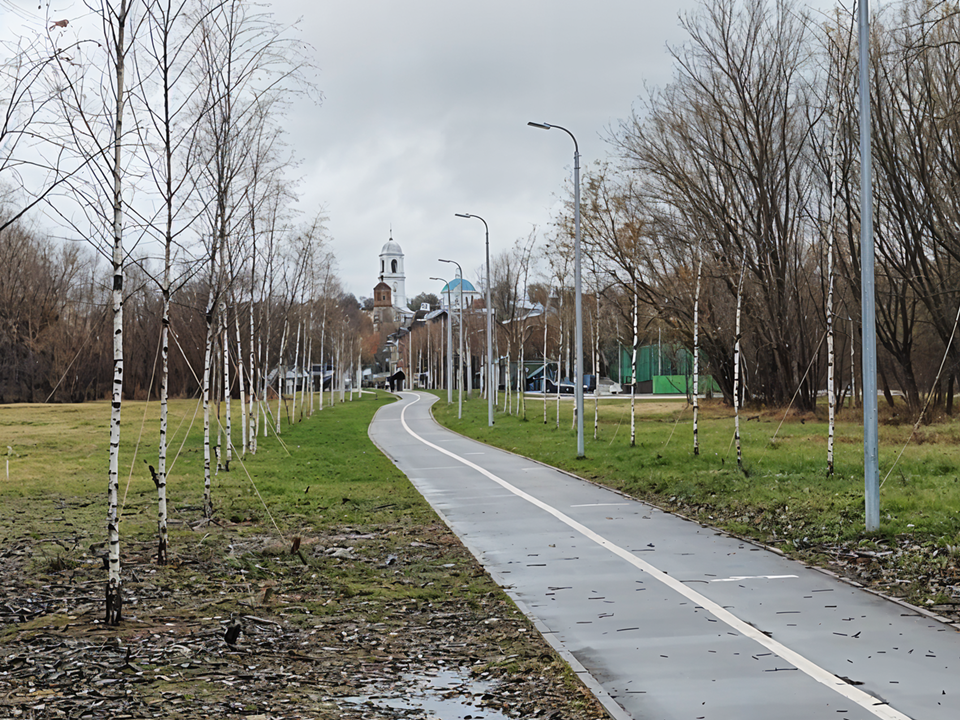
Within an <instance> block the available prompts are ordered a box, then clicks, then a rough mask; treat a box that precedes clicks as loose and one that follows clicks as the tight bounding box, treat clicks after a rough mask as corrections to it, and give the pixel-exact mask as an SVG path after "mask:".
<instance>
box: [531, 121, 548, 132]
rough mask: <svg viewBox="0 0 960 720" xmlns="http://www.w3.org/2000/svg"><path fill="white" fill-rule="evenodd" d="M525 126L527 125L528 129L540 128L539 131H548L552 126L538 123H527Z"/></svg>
mask: <svg viewBox="0 0 960 720" xmlns="http://www.w3.org/2000/svg"><path fill="white" fill-rule="evenodd" d="M527 125H529V126H530V127H535V128H540V129H541V130H549V129H550V128H552V127H553V125H550V124H548V123H538V122H528V123H527Z"/></svg>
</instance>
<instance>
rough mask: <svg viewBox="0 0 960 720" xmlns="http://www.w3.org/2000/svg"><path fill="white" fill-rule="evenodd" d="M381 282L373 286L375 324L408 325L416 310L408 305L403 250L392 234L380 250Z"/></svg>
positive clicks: (377, 325)
mask: <svg viewBox="0 0 960 720" xmlns="http://www.w3.org/2000/svg"><path fill="white" fill-rule="evenodd" d="M378 276H379V278H380V282H379V283H377V285H376V287H374V288H373V326H374V327H375V328H378V329H379V328H380V327H382V326H383V325H391V324H394V323H396V324H398V325H400V326H403V325H406V324H407V323H408V322H409V321H410V320H411V319H412V318H413V317H414V312H413V311H411V310H410V309H409V308H408V307H407V289H406V275H405V274H404V272H403V250H402V249H401V248H400V244H399V243H398V242H396V241H395V240H394V239H393V237H392V234H391V237H390V239H389V240H387V242H386V243H384V245H383V248H382V249H381V250H380V267H379V274H378Z"/></svg>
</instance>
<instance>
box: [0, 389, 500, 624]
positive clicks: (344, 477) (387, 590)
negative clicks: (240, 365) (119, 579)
mask: <svg viewBox="0 0 960 720" xmlns="http://www.w3.org/2000/svg"><path fill="white" fill-rule="evenodd" d="M391 402H394V398H393V397H392V396H389V395H385V394H381V395H380V396H379V397H378V398H373V397H371V396H369V395H367V396H364V398H363V399H362V400H355V401H354V402H346V403H339V402H338V403H336V404H335V405H334V406H333V407H329V406H328V407H326V408H324V409H323V410H317V411H316V412H315V413H314V415H313V416H312V417H310V418H308V419H306V420H305V421H303V422H301V423H296V424H293V425H288V424H287V423H286V421H284V424H283V432H282V434H281V436H280V440H279V441H278V439H277V437H276V436H275V434H274V433H273V430H272V428H271V429H270V432H269V436H268V437H267V438H263V437H261V438H260V441H259V450H258V452H257V453H256V454H255V455H250V454H248V455H247V456H246V457H244V458H238V457H237V456H236V454H235V455H234V459H233V461H232V463H231V466H230V471H229V472H225V471H224V470H221V471H220V472H219V473H217V474H216V475H215V476H214V477H213V479H212V498H213V503H214V508H215V519H216V520H217V521H218V522H221V523H223V527H222V528H220V527H217V526H216V525H214V526H208V527H209V531H205V535H204V536H198V533H197V532H195V531H194V530H191V529H190V524H193V525H196V523H197V522H198V521H199V520H201V519H202V518H201V514H200V507H201V505H202V500H203V445H202V438H203V433H202V411H200V412H197V404H196V401H187V400H177V401H173V402H171V406H170V420H169V426H170V432H171V440H170V446H171V449H170V459H169V460H168V467H169V466H170V465H172V470H171V471H170V473H169V476H168V483H167V492H168V502H169V510H168V512H169V517H170V519H171V521H172V524H171V541H170V552H171V560H172V563H171V565H172V566H174V567H175V566H176V565H177V564H178V563H180V562H181V561H186V562H193V561H194V560H196V559H197V558H198V557H201V558H203V560H204V562H211V563H212V564H213V565H216V557H217V555H218V554H219V553H225V552H226V551H225V546H227V545H229V546H231V547H236V548H240V549H241V551H240V552H236V553H233V552H231V553H230V556H229V557H228V558H227V560H226V561H225V563H224V567H223V573H222V577H219V578H217V577H214V578H212V580H213V581H214V582H232V581H233V580H235V579H236V578H235V576H236V574H237V572H240V571H242V575H243V578H244V579H257V580H265V579H268V578H270V577H274V576H282V575H285V574H289V571H290V570H296V566H298V565H299V566H302V565H303V562H302V561H301V560H300V559H299V558H298V557H297V556H295V555H291V554H290V547H291V545H290V543H291V542H292V538H294V537H301V538H302V539H303V546H304V555H305V557H307V560H308V563H309V565H310V570H311V571H316V572H317V575H318V576H319V577H320V578H321V583H320V584H321V585H322V586H323V588H324V589H323V590H322V591H320V592H318V593H314V595H316V598H315V600H314V601H310V602H307V603H305V604H306V605H307V606H308V607H309V608H310V609H311V611H312V612H315V613H319V614H329V613H332V612H336V611H337V603H336V602H334V603H332V604H327V605H324V604H323V603H325V602H326V600H328V599H329V598H330V597H334V598H337V597H342V598H350V597H357V596H371V597H377V598H381V599H397V598H399V599H404V598H411V599H414V600H416V599H426V600H429V599H432V598H436V597H440V596H447V595H453V594H455V593H456V594H457V595H458V596H461V597H464V598H465V599H467V600H469V599H470V598H471V597H475V596H477V595H478V594H481V593H485V592H489V591H490V590H491V586H490V583H489V581H488V580H487V578H486V577H485V576H484V577H483V578H482V580H480V581H479V582H474V581H473V579H472V578H468V579H467V580H466V581H465V580H464V578H460V577H457V576H455V575H452V574H451V573H450V571H449V568H443V567H442V565H443V564H445V563H449V562H450V558H449V556H448V554H446V559H444V556H445V553H446V549H444V552H439V551H438V552H433V551H431V550H429V549H427V550H415V551H414V553H411V552H410V548H409V546H410V543H411V541H417V540H421V541H424V540H430V541H431V542H432V541H433V540H435V537H434V536H435V535H443V536H446V535H448V531H447V529H446V528H445V527H443V526H442V524H441V523H440V521H439V519H438V518H437V516H436V515H435V513H434V512H433V510H432V509H431V508H430V506H429V505H428V504H427V503H426V501H424V500H423V498H422V497H421V496H420V494H419V493H417V491H416V490H415V489H414V488H413V486H412V485H411V484H410V483H409V481H408V480H407V478H406V477H405V476H404V475H403V474H402V473H400V471H399V470H397V468H396V467H395V466H394V465H393V463H392V462H390V461H389V460H388V459H387V458H386V457H385V456H384V455H383V454H382V453H381V452H380V451H379V450H378V449H377V448H376V447H375V446H374V445H373V443H372V442H371V441H370V439H369V437H368V435H367V428H368V426H369V423H370V421H371V420H372V418H373V415H374V413H375V412H376V410H377V409H378V408H380V407H382V406H383V405H384V404H387V403H391ZM233 405H234V409H235V414H234V421H235V423H236V421H237V420H238V418H239V408H238V405H239V403H234V404H233ZM275 407H276V406H275V404H274V409H275ZM195 413H196V416H195ZM109 414H110V407H109V403H105V402H104V403H88V404H84V405H75V406H73V405H4V406H0V446H2V445H9V446H10V447H11V448H12V453H11V455H10V476H9V478H6V477H5V475H0V507H2V511H0V543H2V544H8V543H12V542H15V541H17V540H22V539H23V538H29V539H33V540H39V541H41V544H40V545H39V554H38V555H37V556H36V560H35V563H36V566H37V567H38V568H39V569H43V570H44V571H46V570H50V569H51V568H52V569H54V570H56V569H57V567H59V566H60V565H69V567H71V568H74V567H78V566H79V567H80V568H81V569H89V570H91V571H93V570H94V566H89V563H90V553H91V552H96V551H98V550H100V548H102V546H103V542H104V539H105V526H106V501H105V498H106V489H107V461H108V456H107V449H108V443H109V438H108V435H107V428H108V420H109ZM194 416H195V419H194ZM158 418H159V404H157V403H150V404H145V403H143V402H126V403H124V406H123V425H122V428H121V460H120V467H121V471H120V498H121V517H122V522H121V548H122V553H123V555H124V557H125V558H126V559H124V563H127V561H128V559H129V556H130V555H131V554H133V555H135V558H134V562H136V560H137V558H139V557H142V556H143V555H144V554H148V553H150V552H152V550H151V547H152V545H153V544H154V543H155V536H156V489H155V487H154V484H153V482H152V480H151V477H150V473H149V471H148V468H147V464H148V463H149V464H152V465H154V466H156V464H157V458H156V453H157V435H158V427H159V420H158ZM191 420H193V423H192V426H191ZM141 426H142V427H143V432H142V433H141ZM238 427H239V426H238V425H237V424H235V425H234V439H233V442H234V444H235V445H239V444H240V433H239V430H238ZM178 428H179V429H178ZM185 437H186V441H185V442H184V438H185ZM138 441H139V442H138ZM181 445H182V451H181V452H180V453H179V457H177V458H176V459H174V455H175V454H176V453H177V451H178V450H179V449H180V448H181ZM214 464H215V461H214ZM131 468H132V469H131ZM345 532H347V533H349V534H352V535H358V536H367V537H359V538H356V539H353V538H348V539H337V538H339V537H341V536H342V535H343V534H344V533H345ZM198 541H199V542H198ZM318 544H319V545H326V546H330V545H337V544H341V545H351V546H355V547H356V550H357V553H358V554H359V555H360V558H361V559H362V561H358V562H353V563H351V562H343V561H340V560H336V559H332V558H329V557H326V556H324V555H323V554H322V553H321V554H318V553H314V554H311V552H312V550H313V548H314V546H315V545H318ZM390 554H396V555H403V556H404V557H406V558H407V559H408V560H409V561H410V562H409V563H408V564H407V565H405V569H404V572H403V573H402V574H401V575H399V576H398V574H397V573H396V572H395V569H394V568H390V567H387V566H385V565H384V563H383V560H384V559H385V558H386V557H387V556H388V555H390ZM84 563H87V564H88V566H85V565H84ZM174 567H170V568H168V569H167V570H165V571H164V572H167V573H170V574H171V579H173V574H175V570H174ZM208 579H209V578H208ZM293 585H296V583H293ZM317 598H319V599H317ZM320 600H322V601H323V602H320Z"/></svg>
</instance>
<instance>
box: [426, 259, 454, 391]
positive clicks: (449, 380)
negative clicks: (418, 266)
mask: <svg viewBox="0 0 960 720" xmlns="http://www.w3.org/2000/svg"><path fill="white" fill-rule="evenodd" d="M430 279H431V280H439V281H440V282H442V283H443V284H444V285H446V287H447V405H449V404H450V403H452V402H453V315H452V314H451V312H450V310H451V307H450V306H451V305H452V303H451V302H450V283H449V282H447V281H446V280H444V279H443V278H438V277H432V278H430Z"/></svg>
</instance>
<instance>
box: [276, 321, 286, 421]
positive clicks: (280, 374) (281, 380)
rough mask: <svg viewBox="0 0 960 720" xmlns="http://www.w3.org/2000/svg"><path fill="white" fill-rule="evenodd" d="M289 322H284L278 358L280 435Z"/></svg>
mask: <svg viewBox="0 0 960 720" xmlns="http://www.w3.org/2000/svg"><path fill="white" fill-rule="evenodd" d="M287 327H288V325H287V320H286V318H284V320H283V333H282V334H281V335H280V357H279V358H277V426H276V428H275V430H274V432H276V433H277V435H279V434H280V414H281V413H282V412H283V386H284V383H285V382H286V377H284V372H283V353H284V351H285V350H286V345H287Z"/></svg>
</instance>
